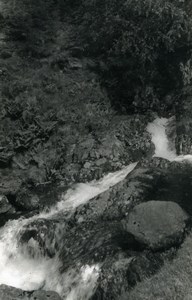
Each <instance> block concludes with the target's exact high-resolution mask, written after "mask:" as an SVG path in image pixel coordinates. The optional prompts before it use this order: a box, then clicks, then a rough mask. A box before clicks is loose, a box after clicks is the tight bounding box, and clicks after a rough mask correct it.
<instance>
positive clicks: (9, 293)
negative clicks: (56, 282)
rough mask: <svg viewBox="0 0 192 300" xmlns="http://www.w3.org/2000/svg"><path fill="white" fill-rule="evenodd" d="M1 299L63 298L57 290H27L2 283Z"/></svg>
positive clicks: (37, 299) (57, 299) (60, 299)
mask: <svg viewBox="0 0 192 300" xmlns="http://www.w3.org/2000/svg"><path fill="white" fill-rule="evenodd" d="M0 300H62V298H61V297H60V296H59V295H58V294H57V293H55V292H51V291H50V292H46V291H42V290H41V291H34V292H30V293H29V292H25V291H23V290H21V289H17V288H14V287H11V286H8V285H0Z"/></svg>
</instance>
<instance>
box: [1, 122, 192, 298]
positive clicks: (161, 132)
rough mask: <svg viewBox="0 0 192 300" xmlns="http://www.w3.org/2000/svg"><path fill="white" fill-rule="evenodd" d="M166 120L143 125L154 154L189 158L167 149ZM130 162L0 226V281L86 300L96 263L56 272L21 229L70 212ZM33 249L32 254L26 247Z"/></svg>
mask: <svg viewBox="0 0 192 300" xmlns="http://www.w3.org/2000/svg"><path fill="white" fill-rule="evenodd" d="M168 126H169V120H168V119H165V118H157V119H155V120H154V121H153V122H152V123H149V124H148V126H147V130H148V132H149V133H150V134H151V136H152V142H153V143H154V145H155V154H154V157H162V158H165V159H168V160H169V161H183V160H188V161H192V155H181V156H177V154H176V151H175V149H171V147H170V142H169V139H168V137H167V134H166V129H167V127H168ZM136 165H137V163H132V164H130V165H129V166H127V167H125V168H123V169H122V170H121V171H117V172H114V173H110V174H108V175H106V176H105V177H104V178H103V179H101V180H99V181H95V180H94V181H92V182H90V183H86V184H85V183H78V184H76V185H75V186H74V187H73V188H71V189H69V190H68V191H67V193H65V194H64V195H63V196H62V199H61V201H60V202H58V203H57V204H56V205H55V206H54V207H52V208H51V209H50V210H49V211H48V212H42V213H40V214H39V215H36V216H33V217H31V218H29V219H23V218H20V219H19V220H14V221H9V222H7V224H6V225H5V226H4V227H3V228H1V229H0V284H7V285H10V286H14V287H17V288H21V289H23V290H28V291H31V290H37V289H40V288H43V289H45V290H54V291H56V292H58V293H59V294H60V295H61V296H62V298H63V299H65V300H88V299H89V298H90V297H91V295H92V294H93V292H94V289H95V287H96V284H97V279H98V276H99V272H100V265H99V264H97V265H91V266H89V265H83V266H82V265H77V266H76V267H75V268H74V267H72V268H71V269H70V268H69V269H68V270H67V271H66V272H65V273H63V274H60V272H59V269H60V261H59V258H58V257H57V256H55V257H54V258H48V257H46V256H45V255H42V253H41V252H39V251H38V244H37V242H36V241H35V240H34V239H30V240H29V241H28V244H27V245H23V244H22V245H21V243H19V237H20V233H21V231H22V230H23V229H24V228H25V226H27V225H28V224H31V223H32V222H34V221H36V220H39V219H50V220H52V218H57V216H58V215H59V214H60V213H63V212H66V211H67V212H71V211H73V210H74V209H75V208H76V207H78V206H79V205H81V204H85V203H86V202H88V201H89V200H90V199H92V198H93V197H95V196H97V195H98V194H100V193H102V192H104V191H106V190H108V189H109V188H110V187H111V186H113V185H115V184H116V183H118V182H120V181H121V180H123V179H124V178H125V177H126V176H127V175H128V174H129V173H130V172H131V171H132V170H133V169H134V168H135V167H136ZM30 247H31V248H33V250H34V251H33V252H35V255H34V256H33V257H32V256H31V255H30V253H29V248H30Z"/></svg>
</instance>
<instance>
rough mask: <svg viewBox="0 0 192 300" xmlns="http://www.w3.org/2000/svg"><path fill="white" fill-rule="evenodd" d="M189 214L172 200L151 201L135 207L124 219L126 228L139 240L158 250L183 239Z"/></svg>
mask: <svg viewBox="0 0 192 300" xmlns="http://www.w3.org/2000/svg"><path fill="white" fill-rule="evenodd" d="M187 220H188V215H187V214H186V213H185V212H184V211H183V210H182V208H181V207H180V206H179V205H178V204H177V203H174V202H171V201H149V202H145V203H142V204H139V205H137V206H135V207H134V208H133V210H132V211H131V213H130V214H129V215H128V217H127V218H126V219H125V220H124V221H123V227H124V229H125V230H126V231H127V232H129V233H131V234H133V236H134V237H135V238H136V240H137V241H139V242H140V243H141V244H145V245H146V246H147V247H149V248H151V249H153V250H158V249H164V248H169V247H171V246H174V245H177V244H179V243H180V242H181V241H182V238H183V234H184V231H185V227H186V221H187Z"/></svg>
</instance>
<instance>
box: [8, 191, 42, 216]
mask: <svg viewBox="0 0 192 300" xmlns="http://www.w3.org/2000/svg"><path fill="white" fill-rule="evenodd" d="M14 204H15V206H17V207H18V208H19V209H22V210H29V211H32V210H36V209H38V208H39V206H40V201H39V197H38V196H37V195H36V194H35V193H34V192H32V191H30V190H28V189H26V188H23V189H22V190H21V191H19V193H18V194H17V196H16V200H15V203H14Z"/></svg>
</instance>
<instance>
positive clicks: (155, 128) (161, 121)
mask: <svg viewBox="0 0 192 300" xmlns="http://www.w3.org/2000/svg"><path fill="white" fill-rule="evenodd" d="M168 126H169V119H166V118H156V119H155V120H154V121H153V122H152V123H149V124H148V126H147V130H148V132H149V133H150V134H151V136H152V142H153V143H154V145H155V154H154V157H161V158H165V159H167V160H169V161H178V162H182V161H185V160H186V161H190V162H192V155H190V154H187V155H179V156H178V155H177V154H176V150H175V149H171V148H170V141H169V139H168V137H167V134H166V129H167V128H168Z"/></svg>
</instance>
